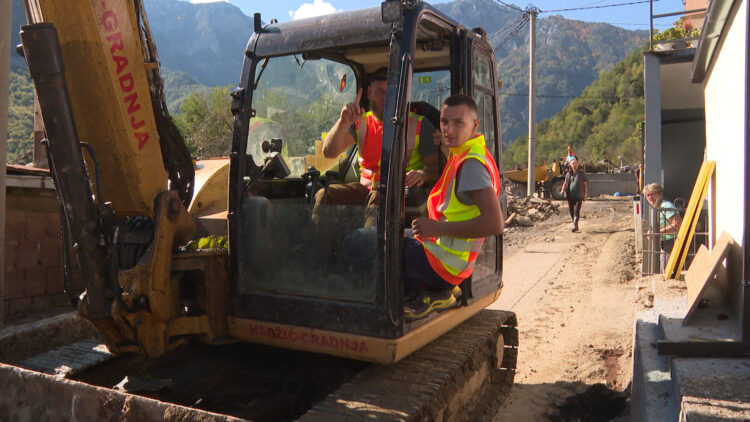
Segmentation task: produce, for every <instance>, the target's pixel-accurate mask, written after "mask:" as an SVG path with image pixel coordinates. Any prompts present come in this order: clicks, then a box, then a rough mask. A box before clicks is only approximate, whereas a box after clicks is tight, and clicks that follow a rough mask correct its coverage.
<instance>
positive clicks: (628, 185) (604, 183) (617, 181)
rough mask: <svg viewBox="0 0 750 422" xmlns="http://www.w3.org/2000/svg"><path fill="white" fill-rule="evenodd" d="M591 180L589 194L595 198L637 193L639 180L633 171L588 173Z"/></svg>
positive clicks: (587, 175) (587, 176) (588, 178)
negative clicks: (618, 193)
mask: <svg viewBox="0 0 750 422" xmlns="http://www.w3.org/2000/svg"><path fill="white" fill-rule="evenodd" d="M586 179H587V180H588V182H589V190H588V196H589V198H594V197H597V196H599V195H614V194H615V192H620V195H622V196H626V195H637V194H638V180H637V179H636V177H635V174H633V173H603V174H600V173H586Z"/></svg>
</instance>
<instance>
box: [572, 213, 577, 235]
mask: <svg viewBox="0 0 750 422" xmlns="http://www.w3.org/2000/svg"><path fill="white" fill-rule="evenodd" d="M571 231H572V232H574V233H575V232H577V231H578V217H575V218H573V230H571Z"/></svg>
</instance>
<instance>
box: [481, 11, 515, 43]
mask: <svg viewBox="0 0 750 422" xmlns="http://www.w3.org/2000/svg"><path fill="white" fill-rule="evenodd" d="M522 21H524V17H523V16H521V17H520V18H517V19H516V20H514V21H511V22H510V23H508V24H506V25H505V26H503V27H502V28H500V29H498V30H497V31H495V32H493V33H492V35H490V36H489V37H487V39H488V40H491V39H493V38H495V37H496V36H498V35H500V34H501V33H503V32H505V31H506V30H507V29H508V28H510V27H511V26H514V25H516V26H517V25H518V23H519V22H522Z"/></svg>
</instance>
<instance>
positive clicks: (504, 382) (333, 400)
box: [299, 310, 518, 422]
mask: <svg viewBox="0 0 750 422" xmlns="http://www.w3.org/2000/svg"><path fill="white" fill-rule="evenodd" d="M516 325H517V320H516V316H515V314H514V313H512V312H507V311H497V310H484V311H482V312H480V313H478V314H477V315H475V316H474V317H472V318H470V319H469V320H467V321H466V322H464V323H463V324H461V325H459V326H458V327H456V328H455V329H453V330H451V331H450V332H448V333H446V334H445V335H443V336H442V337H440V338H438V339H436V340H435V341H433V342H432V343H430V344H428V345H427V346H425V347H423V348H422V349H420V350H418V351H416V352H415V353H413V354H412V355H410V356H408V357H406V358H405V359H403V360H402V361H400V362H398V363H396V364H393V365H387V366H386V365H372V366H371V367H368V368H367V369H366V370H364V371H363V372H361V373H359V374H357V376H355V377H354V378H353V379H352V380H351V381H349V382H347V383H345V384H344V385H342V386H341V387H340V388H339V389H338V390H337V391H335V392H334V393H332V394H330V395H329V396H328V397H326V398H325V399H324V400H323V401H321V402H320V403H318V404H317V405H315V406H314V407H313V408H312V409H311V410H310V411H308V412H307V413H306V414H305V415H303V416H302V417H301V418H300V419H299V420H300V421H326V422H336V421H342V422H343V421H353V420H373V419H374V420H393V421H425V420H447V421H477V420H491V419H492V416H493V415H494V412H496V411H497V408H498V407H499V405H500V404H501V403H502V400H503V399H504V397H505V396H506V395H507V392H508V391H509V389H510V386H511V385H512V383H513V379H514V377H515V369H516V358H517V356H518V330H517V329H516ZM500 336H502V339H503V340H502V341H503V344H504V346H503V358H502V361H501V362H498V357H499V356H498V351H497V347H498V341H499V339H500Z"/></svg>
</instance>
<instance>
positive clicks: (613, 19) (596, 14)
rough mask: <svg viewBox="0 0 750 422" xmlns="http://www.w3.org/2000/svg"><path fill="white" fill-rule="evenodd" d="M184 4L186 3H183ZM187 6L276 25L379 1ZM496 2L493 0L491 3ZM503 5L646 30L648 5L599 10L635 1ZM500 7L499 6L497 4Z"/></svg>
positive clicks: (672, 1)
mask: <svg viewBox="0 0 750 422" xmlns="http://www.w3.org/2000/svg"><path fill="white" fill-rule="evenodd" d="M184 1H187V0H184ZM189 1H190V2H191V3H210V2H214V1H226V2H229V3H232V4H233V5H235V6H237V7H239V8H240V10H242V11H243V12H244V13H245V14H246V15H248V16H252V15H253V13H256V12H260V14H261V18H262V19H263V21H264V22H268V21H270V20H271V19H274V18H275V19H277V20H278V21H279V22H283V21H288V20H292V19H300V18H305V17H310V16H315V15H322V14H328V13H335V12H342V11H346V10H352V9H360V8H368V7H376V6H379V5H380V3H381V0H356V1H351V0H189ZM448 1H450V0H432V1H428V3H432V4H436V3H446V2H448ZM495 1H496V0H495ZM503 1H504V2H505V3H508V4H511V5H516V6H518V7H519V8H521V9H525V8H526V6H527V5H534V6H536V7H537V8H539V9H541V10H542V11H543V13H541V14H540V15H539V16H540V17H542V18H543V17H545V16H551V15H562V16H564V17H566V18H568V19H575V20H582V21H587V22H608V23H611V24H613V25H616V26H620V27H622V28H626V29H648V28H649V3H648V2H646V3H638V4H630V5H623V6H617V7H600V6H606V5H613V4H621V3H632V2H637V1H639V0H532V1H527V0H523V1H513V0H503ZM498 4H500V3H498ZM653 5H654V14H660V13H671V12H678V11H681V10H683V6H682V0H654V3H653ZM579 7H599V8H592V9H586V10H579V11H560V12H549V13H544V11H547V10H549V11H553V10H558V9H569V8H579ZM677 18H678V17H675V16H672V17H665V18H660V19H655V20H654V27H656V28H659V29H665V28H668V27H671V26H672V23H673V22H674V21H676V20H677Z"/></svg>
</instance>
